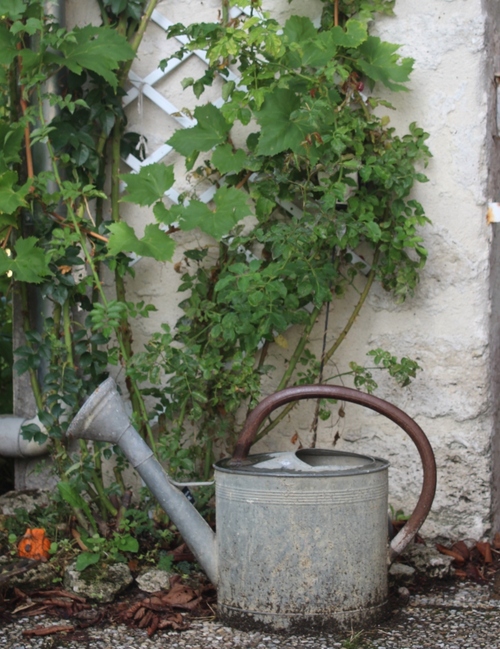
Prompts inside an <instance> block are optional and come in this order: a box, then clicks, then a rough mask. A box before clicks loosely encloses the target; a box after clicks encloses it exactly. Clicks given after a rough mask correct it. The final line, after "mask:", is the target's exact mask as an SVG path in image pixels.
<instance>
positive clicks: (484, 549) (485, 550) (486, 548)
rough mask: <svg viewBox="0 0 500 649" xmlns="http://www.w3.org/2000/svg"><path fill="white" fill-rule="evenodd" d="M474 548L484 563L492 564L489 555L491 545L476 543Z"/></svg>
mask: <svg viewBox="0 0 500 649" xmlns="http://www.w3.org/2000/svg"><path fill="white" fill-rule="evenodd" d="M476 548H477V549H478V550H479V552H480V553H481V556H482V557H483V559H484V563H493V556H492V554H491V545H490V544H489V543H488V542H486V543H482V542H481V541H478V542H477V543H476Z"/></svg>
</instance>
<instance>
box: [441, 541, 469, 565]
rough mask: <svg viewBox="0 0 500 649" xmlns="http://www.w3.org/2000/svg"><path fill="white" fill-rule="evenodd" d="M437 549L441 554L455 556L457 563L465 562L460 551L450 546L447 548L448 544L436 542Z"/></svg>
mask: <svg viewBox="0 0 500 649" xmlns="http://www.w3.org/2000/svg"><path fill="white" fill-rule="evenodd" d="M436 550H437V551H438V552H440V553H441V554H445V555H446V556H448V557H453V558H454V559H455V561H456V562H457V563H465V559H464V558H463V556H462V555H461V554H460V553H459V552H456V551H455V550H450V548H447V547H446V546H444V545H441V544H440V543H436Z"/></svg>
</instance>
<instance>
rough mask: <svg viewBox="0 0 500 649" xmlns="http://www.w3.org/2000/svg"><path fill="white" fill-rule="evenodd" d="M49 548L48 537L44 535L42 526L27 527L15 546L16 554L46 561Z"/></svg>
mask: <svg viewBox="0 0 500 649" xmlns="http://www.w3.org/2000/svg"><path fill="white" fill-rule="evenodd" d="M49 550H50V539H49V538H48V537H47V536H46V535H45V530H44V529H43V528H37V527H34V528H32V529H30V528H29V527H28V529H27V530H26V532H25V533H24V536H23V538H22V539H21V540H20V541H19V544H18V546H17V554H18V556H20V557H26V558H28V559H34V560H35V561H47V559H48V558H49Z"/></svg>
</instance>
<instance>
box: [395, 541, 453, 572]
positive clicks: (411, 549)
mask: <svg viewBox="0 0 500 649" xmlns="http://www.w3.org/2000/svg"><path fill="white" fill-rule="evenodd" d="M403 557H404V560H405V561H406V562H407V563H409V564H411V565H412V566H413V567H414V568H415V569H416V571H417V572H419V573H423V574H425V575H427V576H428V577H432V578H434V579H445V578H447V577H452V576H453V575H454V574H455V570H454V568H453V566H452V565H451V564H452V563H453V557H448V556H446V555H444V554H441V553H440V552H438V551H437V550H436V549H435V548H434V547H430V546H428V545H421V544H417V543H415V544H414V545H409V546H408V547H407V548H406V550H405V552H404V555H403Z"/></svg>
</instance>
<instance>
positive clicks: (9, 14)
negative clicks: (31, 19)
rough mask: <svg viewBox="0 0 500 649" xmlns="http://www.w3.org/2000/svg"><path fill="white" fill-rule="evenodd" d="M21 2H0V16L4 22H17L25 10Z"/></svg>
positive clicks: (4, 0)
mask: <svg viewBox="0 0 500 649" xmlns="http://www.w3.org/2000/svg"><path fill="white" fill-rule="evenodd" d="M26 8H27V7H26V4H25V3H24V2H23V0H0V16H2V18H3V19H4V20H5V19H6V18H10V20H19V18H21V16H22V15H23V14H24V12H25V10H26Z"/></svg>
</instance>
